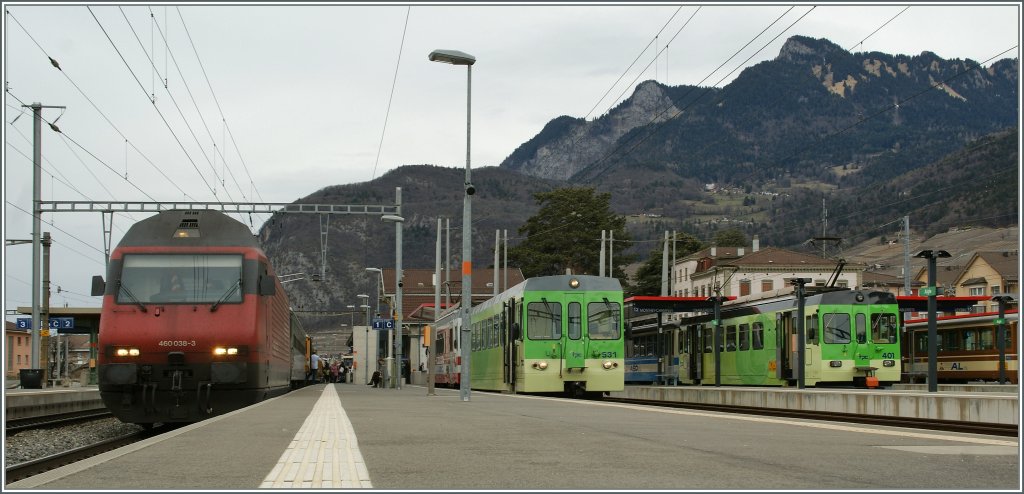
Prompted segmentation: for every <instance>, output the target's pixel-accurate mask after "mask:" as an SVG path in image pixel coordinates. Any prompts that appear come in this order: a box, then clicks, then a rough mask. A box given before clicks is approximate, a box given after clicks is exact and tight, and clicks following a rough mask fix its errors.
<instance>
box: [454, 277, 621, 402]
mask: <svg viewBox="0 0 1024 494" xmlns="http://www.w3.org/2000/svg"><path fill="white" fill-rule="evenodd" d="M622 307H623V304H622V286H621V285H620V284H619V281H618V280H617V279H615V278H605V277H598V276H587V275H562V276H545V277H537V278H530V279H527V280H526V281H524V282H522V283H520V284H518V285H516V286H514V287H512V288H509V289H508V290H506V291H505V292H503V293H501V294H499V295H497V296H495V297H493V298H491V299H489V300H487V301H485V302H483V303H481V304H479V305H477V306H475V307H473V308H471V309H470V321H471V324H472V328H471V331H470V332H469V333H470V335H471V336H470V338H469V341H465V342H463V341H461V339H462V336H461V334H462V332H461V323H462V321H461V315H460V314H461V312H460V310H459V309H458V308H456V309H454V310H450V311H448V312H447V313H445V314H444V315H443V316H442V318H441V319H440V320H439V322H438V324H437V330H436V331H435V336H434V345H435V348H436V351H437V352H438V357H437V361H436V367H435V376H436V377H435V382H436V383H437V384H438V385H448V386H452V387H458V386H460V384H461V375H460V373H461V370H462V359H461V357H460V355H461V353H460V352H461V350H460V345H461V344H468V345H470V350H471V354H470V386H471V388H472V389H479V390H491V391H502V392H512V393H556V394H567V395H570V396H584V395H588V396H600V395H602V394H603V393H604V392H610V391H621V390H622V389H624V384H623V373H624V366H623V358H624V354H623V346H622V345H623V330H622V321H623V314H622Z"/></svg>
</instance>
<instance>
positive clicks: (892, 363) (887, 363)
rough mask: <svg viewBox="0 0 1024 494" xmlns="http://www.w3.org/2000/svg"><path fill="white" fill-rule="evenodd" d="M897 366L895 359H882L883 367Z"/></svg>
mask: <svg viewBox="0 0 1024 494" xmlns="http://www.w3.org/2000/svg"><path fill="white" fill-rule="evenodd" d="M895 366H896V361H895V360H883V361H882V367H895Z"/></svg>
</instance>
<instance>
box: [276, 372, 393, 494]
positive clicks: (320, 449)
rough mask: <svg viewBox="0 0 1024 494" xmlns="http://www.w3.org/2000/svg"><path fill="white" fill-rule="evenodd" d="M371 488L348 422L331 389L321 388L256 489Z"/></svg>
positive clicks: (330, 386) (350, 424)
mask: <svg viewBox="0 0 1024 494" xmlns="http://www.w3.org/2000/svg"><path fill="white" fill-rule="evenodd" d="M289 487H290V488H314V489H315V488H343V489H344V488H353V489H354V488H372V487H373V485H372V484H370V474H369V472H368V471H367V470H366V464H365V463H364V462H363V455H362V453H360V452H359V443H358V442H357V441H356V434H355V431H353V430H352V423H351V422H349V420H348V415H346V414H345V409H344V408H342V406H341V400H339V399H338V392H337V391H336V390H335V389H334V386H332V385H328V386H326V387H325V388H324V392H323V394H321V395H320V399H319V400H317V402H316V404H315V405H313V410H312V411H311V412H310V413H309V416H308V417H306V421H305V422H303V424H302V427H300V428H299V432H297V433H296V434H295V438H293V439H292V442H291V443H290V444H289V445H288V449H286V450H285V451H284V453H283V454H282V455H281V458H280V459H279V460H277V465H275V466H274V468H273V469H272V470H271V471H270V473H269V474H267V477H266V478H265V479H263V483H262V484H260V488H269V489H273V488H289Z"/></svg>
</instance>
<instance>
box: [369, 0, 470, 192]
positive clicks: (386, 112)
mask: <svg viewBox="0 0 1024 494" xmlns="http://www.w3.org/2000/svg"><path fill="white" fill-rule="evenodd" d="M411 12H412V6H409V7H408V8H407V9H406V11H405V25H404V26H403V27H402V41H401V43H399V44H398V60H396V61H395V76H394V77H393V78H392V79H391V94H390V95H388V107H387V110H385V111H384V127H383V128H382V129H381V131H380V144H379V145H378V146H377V159H375V160H374V161H373V173H372V174H371V175H370V180H373V179H374V178H376V177H377V163H379V162H380V153H381V149H383V148H384V133H385V132H386V131H387V129H388V117H389V116H390V115H391V101H392V100H393V99H394V97H395V84H396V83H397V82H398V68H399V66H401V64H402V49H403V48H404V47H405V33H406V31H407V30H408V29H409V14H410V13H411ZM467 173H468V172H467Z"/></svg>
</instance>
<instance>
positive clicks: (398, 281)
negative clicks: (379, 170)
mask: <svg viewBox="0 0 1024 494" xmlns="http://www.w3.org/2000/svg"><path fill="white" fill-rule="evenodd" d="M396 189H397V192H396V193H397V194H398V199H399V200H398V203H399V204H401V203H402V201H401V198H402V188H401V187H396ZM381 219H382V220H384V221H390V222H394V224H395V367H396V368H397V371H396V375H395V389H402V278H403V275H402V223H403V222H404V221H405V218H403V217H401V216H398V215H393V214H386V215H384V216H381Z"/></svg>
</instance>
